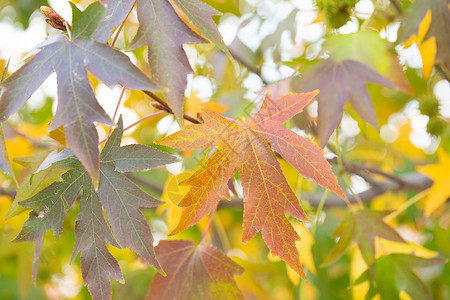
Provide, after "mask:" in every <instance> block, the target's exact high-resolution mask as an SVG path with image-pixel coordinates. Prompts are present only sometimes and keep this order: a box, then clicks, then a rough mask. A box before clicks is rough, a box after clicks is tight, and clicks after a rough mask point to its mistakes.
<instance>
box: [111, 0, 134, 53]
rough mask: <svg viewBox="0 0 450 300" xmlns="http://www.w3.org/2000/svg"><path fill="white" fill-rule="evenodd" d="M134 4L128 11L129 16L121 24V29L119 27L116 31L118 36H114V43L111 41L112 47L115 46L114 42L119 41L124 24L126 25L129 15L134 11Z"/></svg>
mask: <svg viewBox="0 0 450 300" xmlns="http://www.w3.org/2000/svg"><path fill="white" fill-rule="evenodd" d="M133 8H134V5H133V6H132V7H131V9H130V11H129V12H128V15H127V17H126V18H125V20H123V22H122V23H121V24H120V27H119V29H117V31H116V36H115V37H114V39H113V41H112V43H111V47H114V44H115V43H116V41H117V38H118V37H119V34H120V32H121V31H122V28H123V25H125V22H126V20H127V19H128V17H129V16H130V14H131V12H132V11H133Z"/></svg>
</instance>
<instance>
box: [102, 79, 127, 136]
mask: <svg viewBox="0 0 450 300" xmlns="http://www.w3.org/2000/svg"><path fill="white" fill-rule="evenodd" d="M124 94H125V87H123V88H122V92H121V93H120V96H119V100H118V101H117V105H116V109H115V110H114V114H113V117H112V120H113V122H114V120H115V119H116V115H117V111H118V110H119V106H120V103H121V102H122V98H123V95H124ZM111 131H112V126H109V129H108V134H107V135H106V142H107V141H108V139H109V136H110V135H111Z"/></svg>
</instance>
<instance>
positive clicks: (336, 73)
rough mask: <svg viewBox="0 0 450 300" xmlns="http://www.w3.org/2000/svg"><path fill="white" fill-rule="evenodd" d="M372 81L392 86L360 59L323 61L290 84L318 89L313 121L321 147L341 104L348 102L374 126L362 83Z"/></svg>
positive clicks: (337, 119) (299, 89)
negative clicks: (318, 93)
mask: <svg viewBox="0 0 450 300" xmlns="http://www.w3.org/2000/svg"><path fill="white" fill-rule="evenodd" d="M367 82H373V83H376V84H380V85H384V86H387V87H391V88H393V87H394V85H393V84H392V83H391V82H390V81H389V80H387V79H386V78H384V77H383V76H381V75H380V74H378V73H377V72H375V71H374V70H372V69H371V68H369V67H368V66H366V65H365V64H362V63H360V62H357V61H354V60H342V61H338V62H337V61H334V60H331V59H328V60H325V61H323V62H321V63H319V64H317V65H316V66H314V67H312V68H311V69H310V70H308V71H307V72H306V73H305V76H304V78H303V79H302V80H300V81H298V82H294V83H293V88H294V90H295V91H297V92H304V91H310V90H313V89H319V90H320V95H319V96H318V97H317V101H318V103H319V105H318V106H319V115H318V121H317V123H318V124H317V127H318V133H319V139H320V144H321V145H322V146H325V145H326V144H327V142H328V139H329V138H330V136H331V134H332V133H333V131H334V130H335V129H336V128H337V127H338V125H339V122H340V120H341V118H342V113H343V110H344V104H345V102H346V101H349V102H350V103H351V104H352V107H353V109H354V110H355V111H356V112H357V113H358V114H359V115H360V116H361V118H362V119H364V120H365V121H367V122H369V123H370V124H372V125H373V126H374V127H378V122H377V117H376V116H375V111H374V108H373V103H372V101H371V100H370V95H369V91H368V90H367V87H366V83H367Z"/></svg>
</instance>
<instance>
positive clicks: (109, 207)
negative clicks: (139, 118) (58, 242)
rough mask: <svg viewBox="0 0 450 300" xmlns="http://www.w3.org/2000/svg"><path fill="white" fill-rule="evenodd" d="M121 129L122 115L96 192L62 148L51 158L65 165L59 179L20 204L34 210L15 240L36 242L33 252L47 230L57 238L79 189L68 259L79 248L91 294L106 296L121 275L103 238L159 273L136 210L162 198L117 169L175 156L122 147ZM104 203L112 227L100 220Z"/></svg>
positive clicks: (146, 166) (166, 160) (144, 165)
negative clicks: (154, 195)
mask: <svg viewBox="0 0 450 300" xmlns="http://www.w3.org/2000/svg"><path fill="white" fill-rule="evenodd" d="M122 133H123V124H122V119H120V120H119V123H118V128H117V129H116V130H114V132H113V134H112V135H111V137H110V139H109V140H108V142H107V143H106V145H105V147H104V149H103V151H102V155H101V162H100V173H101V177H100V185H99V189H98V192H96V191H95V189H94V186H93V183H92V181H91V179H90V177H89V176H88V174H87V171H86V169H85V168H84V167H83V166H82V165H81V163H80V162H79V161H78V160H77V159H76V158H75V157H74V156H69V157H67V155H66V153H63V154H61V152H60V155H59V156H58V155H56V156H54V157H53V158H52V160H51V161H52V162H53V166H52V168H54V167H58V168H66V169H69V171H67V172H66V173H64V174H63V175H62V181H61V182H54V183H53V184H51V185H50V186H48V187H47V188H45V189H43V190H42V191H40V192H39V193H37V194H35V195H34V196H33V197H31V198H29V199H27V200H25V201H21V202H20V203H19V204H20V205H23V206H25V207H27V208H31V209H32V212H31V213H30V218H29V219H28V220H27V222H26V223H25V224H24V226H23V229H22V231H21V232H20V234H19V236H18V237H17V238H16V241H30V242H36V248H37V251H36V253H40V247H41V246H42V243H41V241H42V238H43V235H44V234H45V232H46V231H47V230H49V229H52V230H53V233H54V235H55V237H58V236H59V235H60V234H61V231H62V223H63V220H64V216H65V211H66V209H68V208H69V207H70V206H71V205H72V204H73V202H74V201H75V199H76V197H77V196H78V194H79V193H80V191H83V196H82V198H81V203H80V214H79V216H78V219H77V223H76V226H75V235H76V243H75V248H74V252H73V255H72V260H73V259H75V257H76V256H77V254H78V253H79V252H80V251H81V269H82V275H83V279H84V281H85V283H86V284H87V286H88V289H89V291H90V292H91V295H92V296H93V298H94V299H110V298H111V285H110V283H109V278H110V277H112V278H115V279H117V280H121V279H122V274H121V271H120V268H119V266H118V264H117V261H116V260H115V259H114V258H113V257H112V256H111V254H110V253H109V251H108V249H107V248H106V245H105V242H107V243H108V244H110V245H113V246H116V247H120V248H121V247H128V248H130V249H131V250H133V251H134V252H136V253H137V254H139V255H140V256H141V257H142V259H143V260H144V262H145V263H146V264H148V265H149V266H152V267H154V268H156V269H158V270H159V271H160V272H163V271H162V269H161V267H160V265H159V263H158V261H157V260H156V257H155V253H154V249H153V238H152V233H151V231H150V227H149V226H148V223H147V221H146V219H145V217H144V215H143V214H142V213H141V212H140V208H143V207H156V206H158V205H160V203H161V202H160V201H158V200H156V199H154V198H152V197H151V196H149V195H148V194H146V193H145V192H143V191H142V190H141V189H140V188H139V187H137V186H136V185H135V184H134V183H132V182H131V181H129V180H128V179H127V178H126V177H125V176H124V175H122V174H120V173H119V172H128V171H142V170H148V169H150V168H153V167H156V166H160V165H163V164H167V163H172V162H175V161H176V158H175V157H173V156H170V155H168V154H166V153H164V152H161V151H159V150H156V149H154V148H151V147H147V146H144V145H131V146H125V147H120V141H121V139H122ZM47 165H48V164H46V166H47ZM43 168H45V166H44V167H43ZM116 170H117V171H116ZM45 171H46V170H42V171H41V172H45ZM65 203H66V204H67V205H65ZM102 207H103V210H104V211H105V213H106V216H107V217H108V220H109V224H110V226H111V229H112V231H111V229H110V227H109V225H108V224H107V223H106V221H105V220H104V217H103V211H102Z"/></svg>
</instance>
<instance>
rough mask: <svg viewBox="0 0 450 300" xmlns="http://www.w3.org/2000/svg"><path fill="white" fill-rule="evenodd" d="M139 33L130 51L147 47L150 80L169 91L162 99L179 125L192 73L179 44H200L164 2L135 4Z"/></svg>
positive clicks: (201, 41) (170, 6)
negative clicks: (188, 80)
mask: <svg viewBox="0 0 450 300" xmlns="http://www.w3.org/2000/svg"><path fill="white" fill-rule="evenodd" d="M137 13H138V19H139V29H138V32H137V33H136V36H135V37H134V39H133V41H132V43H131V45H130V48H131V49H136V48H139V47H141V46H148V62H149V65H150V72H151V74H152V78H153V79H154V80H155V81H156V82H158V83H159V84H161V85H162V86H165V87H167V88H168V89H169V91H167V92H165V93H164V96H165V98H166V100H167V102H168V103H169V105H170V107H171V108H172V110H173V111H174V114H175V117H176V118H177V120H178V122H179V123H180V124H181V123H182V122H183V109H184V90H185V88H186V83H187V75H188V74H189V73H191V72H192V69H191V66H190V65H189V61H188V59H187V56H186V53H185V52H184V50H183V44H198V43H204V40H203V38H201V37H200V36H199V35H197V34H196V33H195V32H194V31H192V30H191V29H190V28H189V27H188V26H187V25H186V24H185V23H184V22H183V21H182V20H181V19H180V18H179V17H178V15H177V14H176V12H175V10H174V9H173V7H172V5H171V4H170V3H169V1H167V0H138V1H137Z"/></svg>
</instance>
